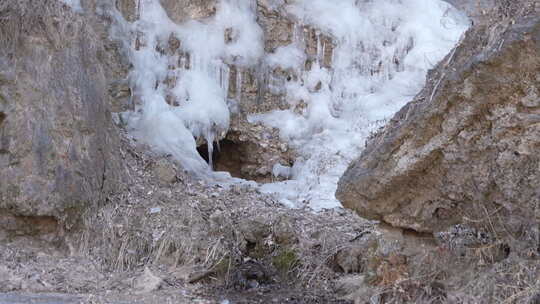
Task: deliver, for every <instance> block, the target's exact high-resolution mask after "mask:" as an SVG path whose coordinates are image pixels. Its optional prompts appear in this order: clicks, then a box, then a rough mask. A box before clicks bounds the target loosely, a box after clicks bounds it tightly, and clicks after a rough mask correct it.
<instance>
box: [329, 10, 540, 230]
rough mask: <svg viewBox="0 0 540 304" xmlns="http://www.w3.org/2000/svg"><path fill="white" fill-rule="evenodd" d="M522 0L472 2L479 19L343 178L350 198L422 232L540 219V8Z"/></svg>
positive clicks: (520, 224)
mask: <svg viewBox="0 0 540 304" xmlns="http://www.w3.org/2000/svg"><path fill="white" fill-rule="evenodd" d="M454 2H460V3H461V4H464V3H465V4H466V2H467V1H454ZM502 2H504V3H503V4H505V3H506V4H508V5H507V6H505V5H503V4H500V3H502ZM520 2H521V3H514V2H508V1H497V3H499V4H498V6H496V7H495V9H493V10H492V12H494V13H497V14H500V15H499V17H498V18H496V19H497V20H500V21H498V22H492V21H490V20H492V19H490V18H487V17H482V18H477V17H474V14H473V12H474V10H473V8H471V11H469V14H470V15H471V16H472V17H473V20H475V22H476V21H479V22H476V23H475V26H474V27H473V28H472V29H471V30H469V31H468V32H467V33H466V34H465V36H464V37H463V39H462V42H461V43H460V45H459V46H458V47H457V48H456V49H455V50H453V51H452V52H451V54H449V55H448V57H447V58H446V59H444V60H443V61H442V62H441V63H440V64H439V65H438V66H437V68H436V69H434V70H433V71H431V72H430V74H429V75H428V83H427V86H426V88H425V89H424V90H423V91H422V92H421V93H420V94H419V95H418V96H417V97H416V98H415V99H414V100H413V101H412V102H410V103H409V104H408V105H406V106H405V107H404V108H403V109H402V110H401V111H399V112H398V113H397V114H396V115H395V116H394V118H393V119H392V120H391V121H390V122H389V123H388V125H387V126H386V127H385V128H384V129H383V130H381V131H380V132H378V133H377V134H374V136H372V138H371V140H370V141H369V142H368V143H367V147H366V149H365V151H364V152H363V154H362V155H361V156H360V158H359V159H357V160H356V161H354V162H353V163H352V164H351V165H350V167H349V168H348V170H347V171H346V173H345V174H344V176H343V177H342V178H341V180H340V182H339V187H338V191H337V197H338V199H339V200H341V202H342V203H343V205H344V206H346V207H348V208H351V209H354V210H356V211H357V213H358V214H360V215H361V216H363V217H366V218H370V219H376V220H380V221H383V222H386V223H388V224H390V225H393V226H396V227H402V228H409V229H414V230H416V231H421V232H434V231H440V230H442V229H445V228H447V227H448V226H450V225H452V224H457V223H467V224H471V225H483V226H484V227H486V228H487V229H489V231H491V232H493V233H495V234H497V233H498V232H500V231H504V233H510V234H511V235H514V236H516V235H524V233H525V232H526V231H528V228H527V227H529V226H530V225H537V224H538V221H539V219H540V154H539V153H538V151H539V149H540V76H539V75H540V11H539V9H540V8H539V7H538V6H536V7H535V3H534V1H520ZM475 3H476V2H475ZM458 4H459V3H458ZM491 16H493V15H491ZM482 20H483V21H482Z"/></svg>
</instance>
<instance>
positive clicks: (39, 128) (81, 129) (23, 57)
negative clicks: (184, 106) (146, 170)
mask: <svg viewBox="0 0 540 304" xmlns="http://www.w3.org/2000/svg"><path fill="white" fill-rule="evenodd" d="M91 5H95V3H94V2H93V1H87V2H85V7H84V8H83V9H84V10H83V11H79V10H77V11H74V10H73V9H72V8H71V7H69V6H68V5H66V4H63V3H62V2H61V1H56V0H43V1H32V0H22V1H21V0H8V1H2V2H1V3H0V15H1V16H2V18H1V20H0V41H2V43H1V44H0V213H4V214H6V213H8V214H13V215H17V216H41V217H46V216H52V217H55V218H58V219H68V218H71V219H72V220H73V221H72V222H73V223H75V222H76V219H75V218H76V217H75V216H73V215H79V214H81V213H82V211H83V210H84V209H86V208H87V207H90V206H94V205H96V204H97V203H98V202H100V201H104V199H105V197H106V195H107V194H108V193H109V192H110V191H111V190H112V189H115V188H118V186H119V182H120V180H121V176H122V175H123V174H122V172H123V167H122V165H121V162H120V161H119V153H118V152H119V140H118V136H117V133H116V131H115V130H114V127H113V125H112V123H111V115H110V112H109V103H110V97H109V95H108V94H107V92H108V90H107V86H108V84H109V81H110V80H109V79H108V78H107V75H109V72H110V71H109V70H108V69H109V67H108V66H107V62H108V60H112V57H110V56H109V54H107V52H106V51H107V50H106V49H105V46H104V43H105V42H104V41H105V40H104V39H103V38H104V37H103V35H105V31H104V30H103V29H102V28H99V26H96V24H97V22H95V21H96V19H95V18H96V17H95V15H94V13H93V12H94V11H95V7H90V6H91ZM100 26H101V25H100ZM118 61H119V62H120V61H121V60H118Z"/></svg>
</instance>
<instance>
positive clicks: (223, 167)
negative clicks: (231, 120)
mask: <svg viewBox="0 0 540 304" xmlns="http://www.w3.org/2000/svg"><path fill="white" fill-rule="evenodd" d="M197 151H198V152H199V154H200V155H201V157H202V158H204V160H205V161H206V162H207V163H210V158H209V155H208V145H207V144H203V145H200V146H199V147H197ZM247 151H248V150H247V147H246V144H243V143H237V142H234V141H232V140H228V139H223V140H220V141H219V142H214V143H213V152H212V165H213V169H214V170H215V171H226V172H229V173H230V174H231V175H232V176H233V177H237V178H242V179H246V180H254V179H255V178H254V177H253V176H250V175H249V174H244V173H243V172H242V167H243V166H244V165H245V164H246V160H247V157H246V156H247V155H246V153H247Z"/></svg>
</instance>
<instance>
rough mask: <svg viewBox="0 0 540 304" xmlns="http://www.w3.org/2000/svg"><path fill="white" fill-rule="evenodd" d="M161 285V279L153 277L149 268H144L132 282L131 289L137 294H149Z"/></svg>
mask: <svg viewBox="0 0 540 304" xmlns="http://www.w3.org/2000/svg"><path fill="white" fill-rule="evenodd" d="M162 283H163V280H162V279H161V278H159V277H157V276H156V275H154V274H153V273H152V271H150V269H149V268H145V269H144V272H143V274H142V275H141V276H139V277H138V278H137V279H135V281H134V282H133V289H135V290H136V292H137V293H149V292H152V291H156V290H158V289H159V288H160V287H161V284H162Z"/></svg>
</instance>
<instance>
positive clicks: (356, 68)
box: [113, 0, 468, 210]
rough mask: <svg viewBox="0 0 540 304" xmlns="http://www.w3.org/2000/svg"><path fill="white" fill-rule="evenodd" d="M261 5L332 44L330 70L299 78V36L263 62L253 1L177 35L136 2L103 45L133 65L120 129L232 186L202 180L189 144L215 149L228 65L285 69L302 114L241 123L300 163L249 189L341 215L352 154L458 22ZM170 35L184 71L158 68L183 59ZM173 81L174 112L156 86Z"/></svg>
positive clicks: (406, 4) (362, 5) (450, 41)
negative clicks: (342, 184)
mask: <svg viewBox="0 0 540 304" xmlns="http://www.w3.org/2000/svg"><path fill="white" fill-rule="evenodd" d="M268 2H269V3H270V5H271V6H272V7H275V8H278V7H281V8H282V9H284V10H285V11H286V12H287V14H288V15H290V16H291V17H292V18H295V22H296V24H295V26H297V27H298V28H299V27H300V26H301V25H304V24H305V25H310V26H313V27H315V28H317V29H319V30H320V31H321V33H324V34H326V35H330V36H331V37H333V40H334V41H335V43H336V44H337V46H336V48H335V50H334V53H333V58H332V68H331V69H328V68H324V67H322V64H319V62H316V63H315V64H314V65H313V66H312V68H311V69H310V70H305V69H304V68H303V66H304V61H305V50H304V49H303V46H304V43H303V40H302V39H304V38H303V37H302V35H295V39H294V40H295V41H293V43H291V44H290V45H288V46H285V47H282V48H280V49H278V50H277V51H276V52H275V53H273V54H265V52H264V47H263V31H262V29H261V28H260V26H259V25H258V24H257V22H256V2H255V1H252V0H245V1H234V0H221V1H220V3H219V6H218V10H217V12H216V14H215V16H213V17H211V18H210V20H205V21H204V22H202V21H196V20H191V21H187V22H185V23H183V24H181V25H178V24H175V23H174V22H172V21H171V20H170V19H169V18H168V16H167V14H166V12H165V11H164V9H163V8H162V7H161V5H160V4H159V1H158V0H141V1H139V7H138V8H137V11H138V12H139V14H140V19H139V20H137V21H135V22H133V23H129V22H127V21H125V20H124V19H123V18H122V17H121V15H120V14H119V13H118V12H116V16H115V19H116V20H117V21H118V26H116V27H115V29H116V30H115V32H114V33H113V35H114V36H116V38H117V39H121V40H122V41H123V42H124V46H125V48H124V49H125V50H126V55H127V56H129V59H130V60H131V62H132V64H133V66H134V68H133V70H132V72H131V74H130V82H131V87H132V90H133V92H134V95H135V97H136V100H137V105H136V109H135V111H134V112H132V113H129V127H130V129H131V132H132V133H133V134H134V135H135V136H137V137H138V138H140V139H142V140H143V141H145V142H147V143H148V144H151V145H152V146H154V147H155V148H156V149H157V150H160V151H162V152H166V153H170V154H172V155H173V156H174V157H175V158H176V159H178V160H179V161H180V162H181V163H182V164H183V166H184V167H185V168H186V169H187V170H189V171H191V172H193V173H194V174H196V175H199V176H201V177H203V178H207V179H210V180H214V181H221V182H232V181H233V179H232V178H230V176H228V175H227V174H226V173H224V172H222V173H216V172H211V170H210V167H209V166H208V164H207V163H206V162H205V161H204V160H203V159H202V158H201V157H200V156H199V154H198V152H197V150H196V141H195V139H194V138H204V139H206V141H207V142H213V141H214V140H216V138H218V137H219V136H220V135H223V134H225V133H226V132H227V130H228V128H229V123H230V121H229V117H230V111H229V108H228V106H227V90H228V85H229V84H228V75H229V65H231V64H234V65H236V66H240V67H242V66H244V67H248V66H254V65H258V64H260V63H261V62H263V63H264V64H266V65H267V66H268V67H282V68H284V69H285V68H294V69H295V70H297V72H298V74H299V75H300V77H299V79H298V80H297V81H291V82H290V83H288V84H287V86H286V88H282V89H284V90H285V91H286V96H287V101H288V102H289V103H290V104H291V108H294V106H295V105H296V104H297V103H298V102H299V100H303V101H304V102H305V103H306V104H307V107H306V108H305V110H304V111H303V112H302V113H300V114H298V113H296V112H294V111H293V110H285V111H273V112H269V113H264V114H259V115H252V116H250V117H249V120H250V121H251V122H262V123H264V124H266V125H269V126H272V127H276V128H278V129H279V130H280V136H281V138H282V139H283V140H285V141H287V142H289V144H290V145H291V146H292V147H294V148H295V149H296V150H297V151H298V153H299V157H298V159H296V161H295V163H294V166H293V167H292V168H290V169H287V168H282V167H279V166H277V167H276V170H275V171H276V173H279V171H281V170H290V172H291V176H292V177H291V179H290V180H287V181H283V182H276V183H270V184H264V185H260V186H259V187H260V189H261V190H262V191H263V192H266V193H275V194H277V195H278V196H279V197H280V199H281V201H282V202H284V203H285V204H287V205H289V206H291V207H299V206H306V205H307V206H309V207H311V208H313V209H315V210H320V209H324V208H332V207H336V206H339V202H338V201H337V200H336V199H335V196H334V193H335V190H336V186H337V181H338V179H339V177H340V176H341V175H342V173H343V172H344V170H345V169H346V167H347V165H348V164H349V163H350V162H351V161H352V160H353V159H354V158H355V157H357V156H358V155H359V154H360V152H361V150H362V148H363V146H364V143H365V140H366V138H367V136H368V135H369V134H370V132H372V131H373V130H375V129H377V128H378V127H380V126H382V125H383V124H384V122H385V120H387V119H389V118H390V117H391V116H392V115H393V114H394V113H395V112H396V111H398V110H399V109H400V108H401V107H402V106H403V105H404V104H405V103H406V102H408V101H409V100H411V99H412V98H413V97H414V95H415V94H417V93H418V92H419V91H420V89H421V88H422V86H423V84H424V81H425V77H426V74H427V71H428V69H430V68H432V67H433V66H434V65H435V64H436V63H437V62H438V61H440V60H441V59H442V58H443V57H444V56H445V55H446V54H448V53H449V52H450V50H451V49H452V48H453V47H454V46H455V45H456V43H457V42H458V40H459V38H460V36H461V35H462V34H463V32H464V31H465V30H466V28H467V26H468V21H467V20H466V18H465V17H463V16H462V15H460V14H459V13H458V12H457V11H456V10H455V9H453V8H452V7H451V6H450V5H449V4H447V3H445V2H442V1H439V0H408V1H401V0H379V1H358V0H340V1H329V0H296V1H292V2H290V3H291V4H285V3H284V1H283V0H271V1H268ZM231 29H232V31H233V32H234V33H235V35H236V37H235V39H234V40H233V42H232V43H226V42H225V41H224V38H223V37H224V34H225V32H226V31H227V30H231ZM171 35H173V36H174V37H176V38H177V39H178V40H179V41H181V43H182V48H183V49H184V50H185V51H186V52H188V53H189V54H190V63H189V64H187V65H186V66H188V65H189V68H182V66H181V67H180V68H179V69H176V70H173V71H171V70H170V69H168V66H169V65H170V64H174V63H177V62H179V61H182V60H183V59H182V58H179V57H178V55H168V54H166V53H163V52H160V48H161V49H162V46H163V44H166V43H167V41H168V40H169V37H170V36H171ZM318 53H320V54H321V55H320V56H318V57H319V58H322V56H324V55H323V54H324V45H320V46H319V48H318ZM171 80H172V82H173V84H172V92H173V95H174V98H175V99H177V100H181V101H182V103H181V105H180V106H177V107H174V106H171V105H169V104H168V103H167V102H166V98H167V96H166V94H167V93H166V92H167V90H171V88H170V87H167V84H166V83H168V84H169V86H170V83H171ZM315 87H317V88H316V89H315ZM425 127H426V128H429V127H430V126H425ZM208 147H209V149H212V145H208ZM209 152H210V154H211V152H212V151H209Z"/></svg>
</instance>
